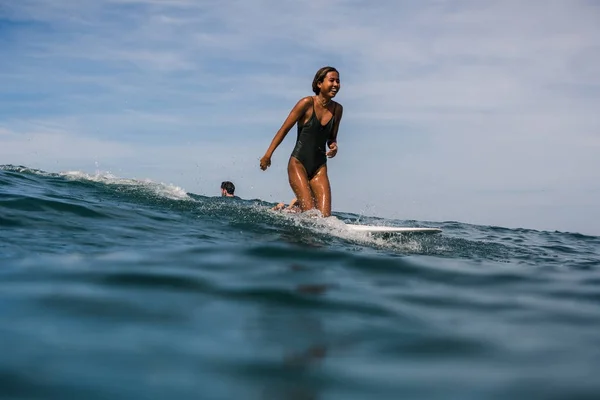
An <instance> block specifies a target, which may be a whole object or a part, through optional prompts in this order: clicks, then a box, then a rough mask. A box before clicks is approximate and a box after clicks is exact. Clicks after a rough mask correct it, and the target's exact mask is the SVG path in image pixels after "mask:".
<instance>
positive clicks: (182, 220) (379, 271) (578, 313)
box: [0, 165, 600, 400]
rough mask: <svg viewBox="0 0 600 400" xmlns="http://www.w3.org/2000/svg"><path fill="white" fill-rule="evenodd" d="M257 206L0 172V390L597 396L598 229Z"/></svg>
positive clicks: (109, 182)
mask: <svg viewBox="0 0 600 400" xmlns="http://www.w3.org/2000/svg"><path fill="white" fill-rule="evenodd" d="M273 205H274V204H272V203H268V202H263V201H260V200H256V199H250V200H249V199H226V198H221V197H209V196H203V195H198V194H194V193H187V192H186V191H184V190H183V189H181V188H178V187H176V186H171V185H164V184H160V183H156V182H152V181H142V180H132V179H124V178H119V177H115V176H112V175H110V174H108V173H104V174H96V175H90V174H85V173H82V172H61V173H56V172H47V171H40V170H35V169H32V168H27V167H23V166H13V165H4V166H0V397H1V398H3V399H4V398H6V399H86V400H88V399H463V400H464V399H598V398H600V379H599V378H598V376H597V375H598V372H599V371H600V237H595V236H586V235H582V234H578V233H568V232H545V231H537V230H531V229H525V228H523V229H508V228H503V227H498V226H478V225H471V224H467V223H461V222H459V221H413V220H392V219H385V218H378V217H376V216H369V215H357V214H352V213H343V212H335V211H334V213H333V216H332V217H330V218H325V219H323V218H312V217H311V216H310V215H299V214H286V213H282V212H276V211H272V210H271V209H270V207H272V206H273ZM344 223H361V224H372V225H391V226H427V227H440V228H441V229H442V230H443V232H442V233H441V234H427V235H423V234H412V235H370V234H367V233H361V232H349V231H348V230H346V229H344Z"/></svg>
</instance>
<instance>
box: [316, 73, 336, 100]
mask: <svg viewBox="0 0 600 400" xmlns="http://www.w3.org/2000/svg"><path fill="white" fill-rule="evenodd" d="M323 85H327V86H328V87H333V86H335V87H336V92H337V91H338V90H339V89H340V73H339V72H338V70H337V69H335V68H333V67H323V68H321V69H319V70H318V71H317V73H316V74H315V78H314V79H313V83H312V90H313V92H315V94H317V95H318V94H319V93H321V86H323ZM334 96H335V93H334ZM332 97H333V96H332Z"/></svg>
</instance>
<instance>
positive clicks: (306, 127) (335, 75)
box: [260, 67, 343, 217]
mask: <svg viewBox="0 0 600 400" xmlns="http://www.w3.org/2000/svg"><path fill="white" fill-rule="evenodd" d="M312 89H313V92H314V93H315V96H307V97H304V98H302V99H300V101H298V103H296V105H295V106H294V108H293V109H292V111H291V112H290V114H289V115H288V117H287V119H286V120H285V121H284V123H283V125H282V126H281V128H279V130H278V131H277V133H276V134H275V137H274V138H273V140H272V141H271V145H270V146H269V148H268V149H267V152H266V153H265V155H264V156H263V157H262V158H261V159H260V169H262V170H263V171H264V170H266V169H267V168H268V167H269V166H270V165H271V157H272V156H273V152H274V151H275V149H276V148H277V147H278V146H279V145H280V144H281V142H282V141H283V139H284V138H285V136H286V135H287V133H288V132H289V131H290V129H292V127H293V126H294V124H296V123H297V124H298V137H297V139H296V146H295V147H294V150H293V151H292V154H291V156H290V160H289V162H288V178H289V182H290V186H291V187H292V190H293V191H294V194H295V195H296V198H297V199H298V202H299V203H300V209H301V210H302V211H307V210H311V209H314V208H317V209H318V210H319V211H320V212H321V214H322V215H323V216H324V217H329V216H330V215H331V186H330V184H329V177H328V176H327V157H329V158H331V157H335V155H336V154H337V133H338V128H339V126H340V121H341V120H342V113H343V107H342V105H341V104H339V103H337V102H335V101H333V100H332V99H333V98H334V97H335V95H336V94H337V93H338V92H339V90H340V76H339V72H338V71H337V70H336V69H335V68H333V67H323V68H321V69H319V70H318V71H317V73H316V74H315V78H314V79H313V83H312ZM325 144H327V146H328V147H329V151H327V152H326V151H325Z"/></svg>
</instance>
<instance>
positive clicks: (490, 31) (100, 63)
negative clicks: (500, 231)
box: [0, 0, 600, 235]
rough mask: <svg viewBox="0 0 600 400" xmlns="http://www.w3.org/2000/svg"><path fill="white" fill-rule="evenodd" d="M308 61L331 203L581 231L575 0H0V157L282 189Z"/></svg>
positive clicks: (595, 31) (198, 188)
mask: <svg viewBox="0 0 600 400" xmlns="http://www.w3.org/2000/svg"><path fill="white" fill-rule="evenodd" d="M325 65H331V66H334V67H335V68H337V69H338V70H339V71H340V79H341V90H340V92H339V93H338V95H337V96H336V101H338V102H339V103H341V104H342V105H343V106H344V116H343V119H342V122H341V125H340V130H339V133H338V147H339V151H338V154H337V156H336V157H335V158H332V159H329V160H328V170H329V177H330V180H331V186H332V202H333V204H332V205H333V210H334V212H336V211H340V212H352V213H356V214H360V215H366V216H376V217H382V218H390V219H399V220H417V221H433V222H442V221H459V222H464V223H471V224H480V225H493V226H502V227H508V228H528V229H538V230H549V231H554V230H558V231H567V232H579V233H584V234H592V235H600V179H599V175H600V172H599V171H600V112H599V111H598V110H600V74H599V73H598V71H600V3H599V2H595V1H592V0H529V1H527V2H524V1H516V0H489V1H479V0H454V1H446V0H420V1H418V2H417V1H408V0H380V1H373V0H329V1H316V0H304V1H298V0H295V1H291V0H252V1H247V0H52V1H47V0H19V1H12V0H0V165H6V164H13V165H23V166H27V167H31V168H38V169H42V170H44V171H47V172H65V171H82V172H88V173H108V172H110V173H111V174H113V175H116V176H119V177H123V178H136V179H149V180H152V181H155V182H163V183H166V184H172V185H176V186H179V187H181V188H183V189H185V190H186V191H188V192H191V193H195V194H200V195H205V196H218V195H220V189H219V188H220V183H221V182H222V181H224V180H231V181H233V182H234V184H235V185H236V194H237V195H239V196H240V197H242V198H246V199H262V200H265V201H271V202H279V201H285V202H289V200H290V199H291V198H293V192H292V191H291V189H290V187H289V184H288V180H287V171H286V168H287V161H288V158H289V155H290V153H291V150H292V149H293V146H294V144H295V139H296V127H294V128H292V130H291V131H290V132H289V133H288V136H287V137H286V139H285V140H284V142H283V143H282V144H281V145H280V146H279V148H278V149H277V150H276V151H275V154H274V156H273V159H272V166H271V167H270V168H269V169H268V170H267V171H261V170H260V169H259V159H260V158H261V157H262V155H263V154H264V153H265V151H266V149H267V147H268V146H269V144H270V142H271V140H272V138H273V136H274V135H275V133H276V132H277V130H278V129H279V127H280V126H281V124H282V123H283V121H284V120H285V118H286V117H287V115H288V113H289V112H290V110H291V108H292V107H293V106H294V105H295V104H296V102H297V101H298V100H299V99H300V98H302V97H304V96H307V95H311V94H312V91H311V83H312V79H313V77H314V74H315V72H316V71H317V70H318V69H319V68H320V67H322V66H325Z"/></svg>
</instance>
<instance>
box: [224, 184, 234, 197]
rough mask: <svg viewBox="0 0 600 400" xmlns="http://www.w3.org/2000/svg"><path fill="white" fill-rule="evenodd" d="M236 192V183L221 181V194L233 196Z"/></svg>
mask: <svg viewBox="0 0 600 400" xmlns="http://www.w3.org/2000/svg"><path fill="white" fill-rule="evenodd" d="M234 192H235V185H234V184H233V183H231V182H229V181H225V182H221V196H227V197H231V196H233V194H234Z"/></svg>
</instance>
